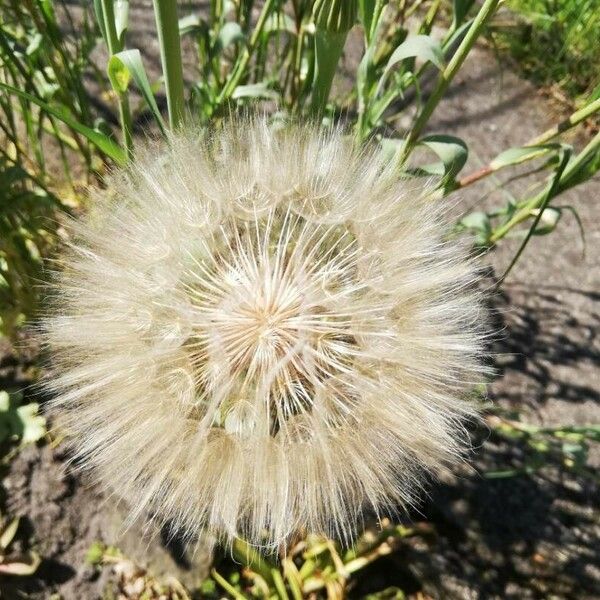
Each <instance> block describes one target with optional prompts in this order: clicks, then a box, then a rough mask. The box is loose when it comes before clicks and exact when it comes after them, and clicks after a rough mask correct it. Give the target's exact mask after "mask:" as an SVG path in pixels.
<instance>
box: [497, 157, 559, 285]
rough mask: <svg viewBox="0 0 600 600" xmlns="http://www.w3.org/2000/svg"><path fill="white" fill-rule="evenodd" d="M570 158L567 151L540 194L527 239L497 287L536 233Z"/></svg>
mask: <svg viewBox="0 0 600 600" xmlns="http://www.w3.org/2000/svg"><path fill="white" fill-rule="evenodd" d="M568 160H569V154H568V153H567V152H565V153H564V154H563V157H562V160H561V162H560V165H559V166H558V169H557V170H556V173H555V175H554V178H553V179H552V182H551V183H550V185H549V186H548V187H547V189H546V190H545V191H544V193H543V194H541V195H540V196H539V206H538V207H537V211H538V212H537V214H536V216H535V218H534V219H533V223H532V224H531V227H530V228H529V231H528V232H527V235H526V236H525V239H524V240H523V242H522V243H521V245H520V246H519V249H518V250H517V252H516V253H515V255H514V256H513V259H512V260H511V261H510V264H509V265H508V267H507V268H506V270H505V271H504V273H503V274H502V277H500V279H499V280H498V281H497V282H496V288H498V287H500V285H501V284H502V282H503V281H504V280H505V279H506V278H507V276H508V274H509V273H510V272H511V271H512V269H513V267H514V266H515V265H516V264H517V261H518V260H519V258H521V255H522V254H523V252H524V250H525V248H526V246H527V244H528V243H529V240H530V239H531V236H532V235H533V234H534V232H535V229H536V227H537V226H538V223H539V222H540V219H541V218H542V214H543V213H544V210H545V209H546V207H547V206H548V204H549V203H550V200H552V198H553V197H554V196H555V195H556V193H557V190H558V186H559V183H560V179H561V177H562V175H563V173H564V171H565V167H566V165H567V162H568Z"/></svg>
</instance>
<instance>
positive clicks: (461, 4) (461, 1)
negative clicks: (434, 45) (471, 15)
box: [452, 0, 475, 29]
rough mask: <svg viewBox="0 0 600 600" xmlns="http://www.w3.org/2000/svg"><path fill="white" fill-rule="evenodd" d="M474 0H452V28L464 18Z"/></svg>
mask: <svg viewBox="0 0 600 600" xmlns="http://www.w3.org/2000/svg"><path fill="white" fill-rule="evenodd" d="M473 4H475V0H453V2H452V13H453V14H452V29H456V28H457V27H458V26H459V25H460V24H461V23H462V22H463V21H464V19H465V17H466V16H467V13H468V12H469V10H470V9H471V6H473Z"/></svg>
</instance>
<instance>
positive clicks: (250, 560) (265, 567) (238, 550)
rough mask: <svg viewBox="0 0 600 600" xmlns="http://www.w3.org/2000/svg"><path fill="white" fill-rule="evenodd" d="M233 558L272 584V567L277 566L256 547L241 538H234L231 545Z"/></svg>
mask: <svg viewBox="0 0 600 600" xmlns="http://www.w3.org/2000/svg"><path fill="white" fill-rule="evenodd" d="M231 554H232V555H233V558H234V559H235V560H237V561H239V562H240V563H241V564H243V565H245V566H246V567H248V568H249V569H251V570H252V571H254V572H255V573H258V574H259V575H260V576H261V577H262V578H263V579H264V580H265V581H266V582H267V583H269V584H273V574H272V571H273V569H276V568H277V567H276V566H275V565H274V564H271V562H270V561H268V560H267V559H266V558H265V557H264V556H262V555H261V554H260V553H259V552H258V551H257V550H256V548H254V547H252V546H251V545H250V544H248V542H246V541H244V540H242V539H241V538H236V539H235V540H234V542H233V544H232V546H231Z"/></svg>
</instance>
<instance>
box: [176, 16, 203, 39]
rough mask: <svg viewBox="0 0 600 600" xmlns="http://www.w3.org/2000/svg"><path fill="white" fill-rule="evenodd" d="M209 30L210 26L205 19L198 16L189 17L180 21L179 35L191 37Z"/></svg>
mask: <svg viewBox="0 0 600 600" xmlns="http://www.w3.org/2000/svg"><path fill="white" fill-rule="evenodd" d="M207 30H208V25H207V24H206V21H204V19H201V18H200V17H199V16H198V15H194V14H192V15H187V16H185V17H182V18H181V19H179V35H181V36H184V35H191V34H194V35H196V34H199V33H204V32H206V31H207Z"/></svg>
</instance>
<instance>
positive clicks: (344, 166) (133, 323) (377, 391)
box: [44, 119, 481, 547]
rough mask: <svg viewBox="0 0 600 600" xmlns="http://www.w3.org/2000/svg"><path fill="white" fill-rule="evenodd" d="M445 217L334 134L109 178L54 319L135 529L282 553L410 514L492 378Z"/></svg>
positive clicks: (90, 458) (239, 124) (245, 135)
mask: <svg viewBox="0 0 600 600" xmlns="http://www.w3.org/2000/svg"><path fill="white" fill-rule="evenodd" d="M439 204H441V202H440V200H439V199H434V198H432V194H431V189H430V188H428V187H427V186H423V184H422V183H419V182H417V181H415V180H413V181H409V180H399V179H398V178H397V176H396V175H395V174H394V173H393V172H392V170H391V169H390V167H388V166H386V163H385V162H384V160H383V158H381V157H380V155H379V154H378V153H377V152H376V151H375V150H371V149H358V148H356V147H355V146H353V145H352V143H351V142H350V141H349V140H348V139H346V138H345V137H344V136H343V135H342V134H341V133H340V132H339V131H337V130H329V131H325V132H324V131H319V130H317V129H314V128H312V127H310V126H298V125H296V126H293V125H292V126H289V127H287V128H286V129H283V130H279V131H276V132H274V131H271V130H270V129H269V127H268V125H267V124H266V121H264V120H262V119H255V120H246V121H233V122H231V123H230V124H229V125H227V126H225V127H224V128H223V129H222V130H220V131H218V132H214V133H212V134H210V135H209V134H206V133H201V132H198V131H196V132H194V133H188V134H185V135H184V134H177V135H175V136H174V137H173V139H172V140H171V144H170V146H169V147H168V148H165V149H163V150H161V151H160V152H158V153H155V154H152V153H150V152H148V153H146V155H145V156H141V157H138V159H137V160H136V162H135V163H134V164H133V166H132V167H131V168H130V169H129V171H128V172H123V173H116V174H115V175H113V176H112V177H111V178H110V179H109V180H108V185H107V189H106V190H105V191H100V192H96V193H95V197H94V198H93V209H92V211H91V213H90V214H89V215H88V217H87V218H86V219H84V220H83V221H80V222H77V223H75V224H74V225H73V229H74V231H73V237H72V242H71V244H70V249H69V250H68V251H67V252H66V253H65V255H64V258H63V259H62V265H61V269H60V272H59V274H58V275H57V279H56V283H55V286H54V296H55V298H54V302H53V308H52V310H51V312H50V315H49V316H48V318H47V319H46V321H45V334H44V335H45V339H46V342H47V344H48V346H49V348H50V350H51V352H52V358H53V362H54V367H55V369H54V372H53V374H52V377H51V378H49V384H48V385H49V386H50V388H51V389H52V390H53V392H54V393H55V394H56V399H55V400H54V404H55V405H56V407H57V408H58V409H59V410H58V412H59V414H60V415H61V416H62V417H63V418H64V423H65V425H66V427H67V428H68V430H69V432H70V433H71V435H72V441H73V444H74V447H75V449H76V455H77V456H78V457H79V458H80V459H81V461H82V464H83V465H85V466H89V467H92V468H93V471H94V473H95V474H96V475H97V477H98V478H99V480H100V481H102V482H104V483H105V484H106V485H107V486H109V487H110V488H112V489H114V490H116V491H117V492H118V493H119V494H120V495H123V496H124V497H125V498H126V499H128V500H129V502H130V504H131V507H132V516H133V517H138V516H141V515H147V514H149V513H152V514H154V515H156V517H157V518H160V519H164V520H165V521H167V520H168V521H169V522H170V523H174V524H175V525H176V526H177V527H179V528H180V530H182V531H184V532H185V533H187V534H189V535H190V536H192V535H195V534H196V533H198V532H199V531H202V530H204V531H208V532H211V533H214V534H216V535H217V536H219V537H220V538H221V539H225V540H231V538H233V537H234V536H242V537H245V538H246V539H248V540H249V541H250V542H252V543H255V544H262V545H265V546H270V547H276V546H278V545H282V544H283V545H285V543H286V540H289V538H290V537H291V536H293V535H295V534H296V532H298V531H301V530H309V531H314V532H320V533H325V534H327V535H331V536H334V537H338V538H340V537H341V538H344V539H346V540H347V539H349V538H351V536H352V534H353V533H354V528H355V527H356V524H357V522H358V521H359V520H360V518H361V515H362V512H363V510H365V509H368V510H374V511H377V512H379V511H382V510H387V509H393V508H394V507H398V506H400V507H401V506H406V505H407V504H409V503H411V502H413V501H414V499H415V495H416V494H417V493H418V492H419V490H420V488H421V485H422V481H423V477H424V474H426V473H428V472H432V471H433V472H434V471H437V470H439V469H441V468H443V466H444V465H446V464H448V461H450V460H452V459H455V458H457V457H458V456H459V455H460V452H461V448H463V447H464V441H465V435H464V430H463V425H462V423H463V420H464V418H465V417H468V416H469V415H471V414H472V408H471V407H470V405H469V404H468V403H466V402H465V401H464V395H465V392H466V391H467V390H468V389H469V386H471V385H472V383H474V382H476V381H479V380H480V379H481V368H480V362H479V358H478V356H479V355H480V351H481V333H480V327H479V325H478V324H479V323H480V322H481V317H480V304H479V301H478V298H477V294H476V293H475V292H474V289H473V279H474V277H473V272H472V268H471V266H470V265H469V263H468V261H467V260H466V259H465V258H464V254H463V252H462V251H461V250H460V249H459V248H458V247H457V246H456V245H455V244H453V243H449V242H446V241H444V239H443V238H444V235H445V228H444V226H443V225H442V223H441V221H442V220H441V218H440V209H439Z"/></svg>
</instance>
